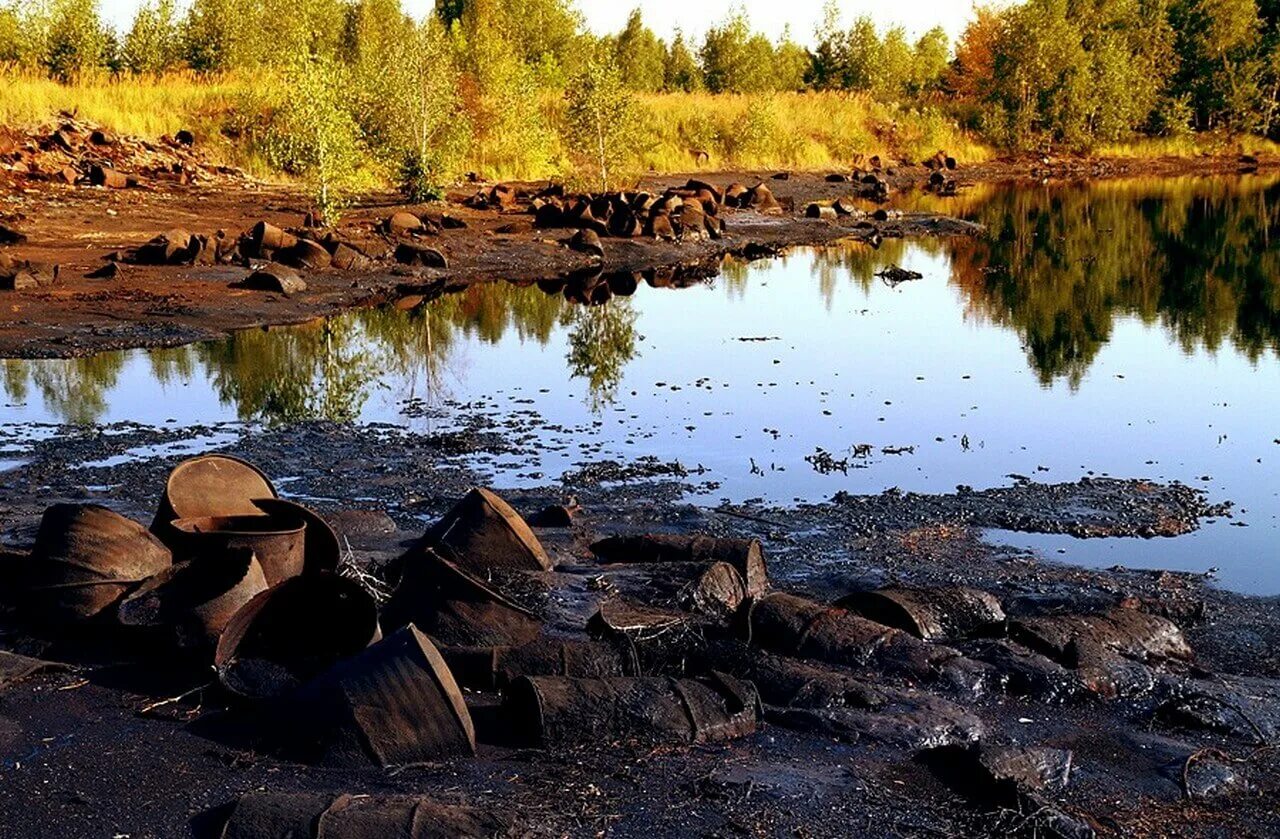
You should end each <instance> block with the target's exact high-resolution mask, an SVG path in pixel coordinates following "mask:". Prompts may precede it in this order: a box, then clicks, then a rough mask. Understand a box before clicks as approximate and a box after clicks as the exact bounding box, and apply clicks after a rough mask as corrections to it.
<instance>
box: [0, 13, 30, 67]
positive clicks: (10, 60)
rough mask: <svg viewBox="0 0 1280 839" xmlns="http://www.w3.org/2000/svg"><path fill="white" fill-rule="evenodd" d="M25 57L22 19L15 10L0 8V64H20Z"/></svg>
mask: <svg viewBox="0 0 1280 839" xmlns="http://www.w3.org/2000/svg"><path fill="white" fill-rule="evenodd" d="M25 57H26V50H25V49H24V46H23V30H22V18H21V17H19V16H18V10H17V8H15V7H13V6H0V64H20V63H22V62H23V59H24V58H25Z"/></svg>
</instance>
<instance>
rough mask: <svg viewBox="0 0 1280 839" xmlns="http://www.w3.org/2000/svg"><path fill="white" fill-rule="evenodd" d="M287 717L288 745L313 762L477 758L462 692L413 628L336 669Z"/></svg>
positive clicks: (304, 693)
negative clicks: (458, 756)
mask: <svg viewBox="0 0 1280 839" xmlns="http://www.w3.org/2000/svg"><path fill="white" fill-rule="evenodd" d="M286 713H287V714H288V718H289V720H290V722H289V723H286V725H288V727H289V728H290V729H291V731H290V732H289V733H288V735H287V736H288V739H289V740H290V741H291V742H290V744H289V745H290V747H291V748H292V749H293V750H295V751H298V752H299V754H300V756H301V757H303V759H305V760H307V761H309V762H316V763H322V764H325V765H337V766H353V765H362V764H369V763H372V764H374V765H377V766H398V765H404V764H409V763H422V762H426V761H432V760H439V759H441V758H446V757H452V756H456V755H463V756H469V755H473V754H475V749H476V735H475V728H474V726H473V725H472V722H471V714H470V712H469V711H468V710H467V704H466V702H465V701H464V700H463V698H462V691H461V690H460V689H459V688H458V685H457V682H455V681H454V678H453V675H452V673H450V671H449V667H448V665H446V664H445V662H444V659H443V658H441V657H440V653H439V651H437V650H436V648H435V645H434V644H432V643H431V640H430V639H429V638H427V636H426V635H424V634H422V633H421V632H419V631H418V629H417V628H416V627H413V626H408V627H405V628H404V629H402V630H400V631H398V632H396V633H394V634H392V635H390V636H388V637H387V638H386V639H385V640H383V641H380V642H378V643H377V644H374V645H372V646H370V647H369V648H368V649H366V650H363V651H362V652H360V653H359V654H357V655H355V656H353V657H351V658H348V659H346V660H343V661H341V662H339V663H337V664H336V665H334V666H333V667H332V668H331V669H329V670H328V671H327V672H325V673H324V674H322V675H321V676H320V677H318V678H317V679H315V680H314V681H313V682H311V683H309V684H307V685H306V686H305V687H303V688H302V689H301V690H300V691H298V693H297V694H296V695H295V696H294V697H292V698H291V699H290V701H289V702H288V703H287V707H286Z"/></svg>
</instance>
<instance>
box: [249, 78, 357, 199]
mask: <svg viewBox="0 0 1280 839" xmlns="http://www.w3.org/2000/svg"><path fill="white" fill-rule="evenodd" d="M285 83H286V85H287V86H288V89H289V90H290V92H291V94H292V95H291V96H290V97H289V98H288V99H287V100H286V102H285V105H284V106H283V107H282V108H281V109H280V110H279V111H277V112H276V113H275V114H274V116H273V117H272V122H271V127H270V130H269V133H268V137H267V152H268V155H269V157H270V158H271V160H272V162H273V163H275V165H277V166H279V167H280V168H281V169H283V170H285V171H287V172H292V173H294V174H298V175H302V176H304V177H306V178H307V179H308V180H310V181H311V183H312V185H313V187H314V196H315V203H316V208H317V209H318V210H319V211H320V214H321V215H322V216H323V217H324V219H325V221H326V222H328V223H329V224H333V223H334V222H336V221H337V219H338V215H339V212H340V210H341V208H342V206H343V203H344V201H345V198H346V194H347V191H348V190H349V189H350V187H351V185H352V183H353V182H354V179H355V173H356V169H357V166H358V164H359V159H360V149H359V143H358V133H359V129H358V127H357V125H356V122H355V120H354V119H353V118H352V116H351V113H350V112H349V111H348V110H347V105H348V89H349V88H348V74H347V71H346V69H345V67H343V66H342V65H340V64H338V63H337V62H336V61H334V60H333V59H331V58H327V57H325V56H311V57H309V58H302V59H299V60H298V61H297V62H296V63H295V64H294V65H293V67H291V68H290V70H289V72H288V75H287V78H286V81H285Z"/></svg>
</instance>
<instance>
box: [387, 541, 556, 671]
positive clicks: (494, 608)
mask: <svg viewBox="0 0 1280 839" xmlns="http://www.w3.org/2000/svg"><path fill="white" fill-rule="evenodd" d="M382 619H383V622H384V623H385V624H386V625H387V626H388V627H396V628H399V627H401V626H406V625H408V624H410V623H413V624H415V625H416V626H417V627H418V628H419V629H421V630H422V631H423V632H425V633H427V634H428V635H430V636H431V637H432V638H434V639H435V640H436V642H437V643H439V644H441V645H443V646H448V647H499V646H521V645H524V644H527V643H529V642H530V641H532V640H533V639H534V638H536V637H537V636H538V634H539V633H540V632H541V631H542V621H541V619H539V618H538V617H537V616H536V615H534V614H533V613H531V612H529V611H528V610H527V609H524V608H522V607H520V606H518V605H517V604H515V603H513V602H511V601H510V600H508V599H507V598H506V597H504V596H502V595H501V594H499V593H498V592H497V591H495V590H494V589H492V588H490V587H489V586H487V585H485V584H484V583H483V582H481V581H480V580H479V579H478V578H476V577H474V576H472V575H471V574H468V573H467V572H466V571H463V570H462V569H461V568H459V567H458V566H457V565H454V564H453V563H452V562H449V561H448V560H446V559H444V558H443V557H441V556H439V555H437V554H436V553H435V552H434V551H431V550H415V551H414V552H412V553H410V554H409V555H408V556H406V557H405V558H404V562H403V566H402V576H401V578H400V583H399V585H397V586H396V589H395V591H394V592H393V593H392V595H391V600H390V601H388V603H387V605H386V608H385V609H384V610H383V614H382Z"/></svg>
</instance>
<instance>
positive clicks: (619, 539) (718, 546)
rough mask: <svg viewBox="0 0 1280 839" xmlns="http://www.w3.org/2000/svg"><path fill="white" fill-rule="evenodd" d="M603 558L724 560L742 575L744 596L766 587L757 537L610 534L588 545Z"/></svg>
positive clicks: (611, 560) (625, 559) (752, 594)
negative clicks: (730, 537)
mask: <svg viewBox="0 0 1280 839" xmlns="http://www.w3.org/2000/svg"><path fill="white" fill-rule="evenodd" d="M591 552H592V553H593V554H595V555H596V556H598V557H600V558H601V559H603V560H604V561H605V562H727V563H729V564H730V565H732V566H733V567H734V569H735V570H736V571H737V572H738V573H739V574H740V575H742V579H743V581H744V582H745V583H746V586H747V596H748V597H759V596H760V595H762V594H764V593H765V591H766V590H767V589H768V588H769V569H768V566H767V565H766V564H765V559H764V549H763V548H762V547H761V546H760V541H759V540H758V539H721V538H716V537H714V536H675V535H668V534H650V535H646V536H612V537H609V538H608V539H601V540H600V541H598V542H596V543H594V544H593V545H592V546H591Z"/></svg>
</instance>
